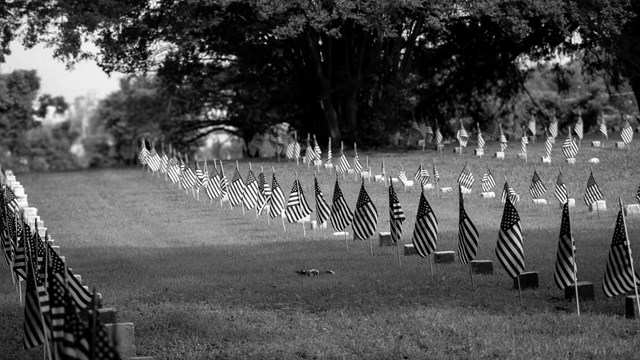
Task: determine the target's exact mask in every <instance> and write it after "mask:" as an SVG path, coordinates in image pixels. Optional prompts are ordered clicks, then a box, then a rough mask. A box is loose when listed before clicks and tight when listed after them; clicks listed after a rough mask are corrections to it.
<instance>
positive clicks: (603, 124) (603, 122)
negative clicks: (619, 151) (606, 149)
mask: <svg viewBox="0 0 640 360" xmlns="http://www.w3.org/2000/svg"><path fill="white" fill-rule="evenodd" d="M601 119H602V120H601V121H600V126H598V132H600V134H601V135H602V136H604V138H605V139H608V138H609V134H607V122H606V120H605V119H604V115H602V116H601Z"/></svg>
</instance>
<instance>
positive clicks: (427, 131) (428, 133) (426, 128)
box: [420, 123, 433, 143]
mask: <svg viewBox="0 0 640 360" xmlns="http://www.w3.org/2000/svg"><path fill="white" fill-rule="evenodd" d="M420 128H421V129H422V130H423V134H422V136H423V137H424V141H425V142H427V143H430V142H431V140H432V138H433V129H432V128H431V126H430V125H427V124H424V123H423V124H420Z"/></svg>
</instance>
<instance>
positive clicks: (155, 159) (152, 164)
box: [147, 144, 161, 171]
mask: <svg viewBox="0 0 640 360" xmlns="http://www.w3.org/2000/svg"><path fill="white" fill-rule="evenodd" d="M160 162H161V161H160V156H159V155H158V152H157V151H156V148H155V147H153V144H152V145H151V151H149V155H148V156H147V165H149V168H150V169H151V170H152V171H158V170H160Z"/></svg>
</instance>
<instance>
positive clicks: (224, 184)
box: [220, 161, 229, 198]
mask: <svg viewBox="0 0 640 360" xmlns="http://www.w3.org/2000/svg"><path fill="white" fill-rule="evenodd" d="M228 194H229V181H228V180H227V176H226V175H225V174H224V167H223V166H222V161H220V196H221V197H223V198H224V197H225V196H227V195H228Z"/></svg>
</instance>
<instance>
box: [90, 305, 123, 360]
mask: <svg viewBox="0 0 640 360" xmlns="http://www.w3.org/2000/svg"><path fill="white" fill-rule="evenodd" d="M93 311H96V312H97V311H98V310H97V309H94V310H93ZM95 321H96V323H95V328H94V329H89V328H87V329H85V337H88V338H90V339H91V338H93V339H94V340H93V345H92V349H91V350H92V351H91V353H93V359H95V360H120V355H119V353H118V352H117V351H116V347H115V346H114V344H113V341H112V340H111V336H110V335H109V333H107V330H106V327H105V326H104V324H103V323H102V321H100V316H99V314H97V315H96V318H95Z"/></svg>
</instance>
